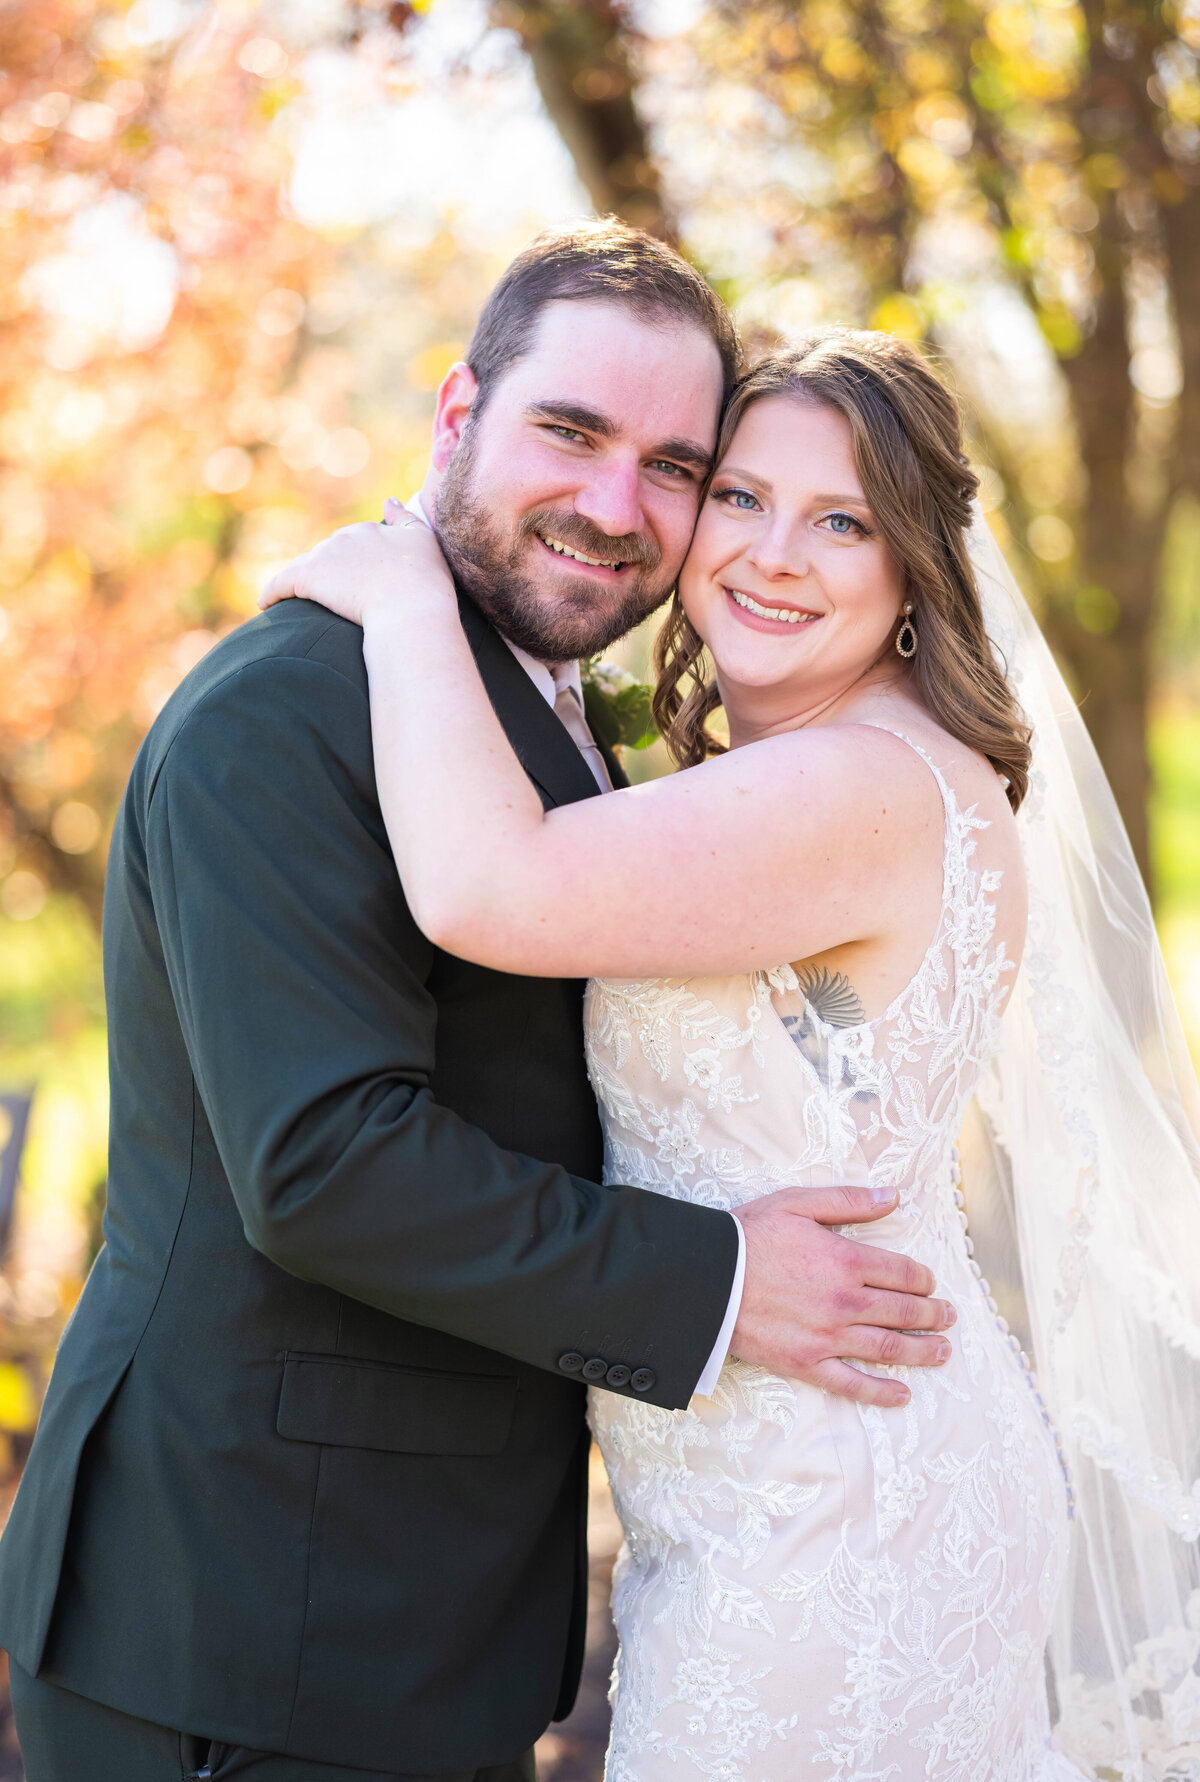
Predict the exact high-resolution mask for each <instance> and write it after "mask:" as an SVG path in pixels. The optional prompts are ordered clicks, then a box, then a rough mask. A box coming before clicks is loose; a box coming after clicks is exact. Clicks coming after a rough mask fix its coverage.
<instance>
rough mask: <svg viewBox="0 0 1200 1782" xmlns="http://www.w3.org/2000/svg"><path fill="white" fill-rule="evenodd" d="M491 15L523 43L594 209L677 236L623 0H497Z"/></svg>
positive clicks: (671, 237)
mask: <svg viewBox="0 0 1200 1782" xmlns="http://www.w3.org/2000/svg"><path fill="white" fill-rule="evenodd" d="M490 17H491V21H492V23H493V24H494V25H498V26H503V27H505V28H506V29H508V30H510V31H515V32H516V33H517V35H518V36H519V37H520V39H521V42H522V43H523V45H524V46H525V50H526V52H527V54H528V56H529V61H530V64H531V66H532V68H533V74H534V79H535V80H536V81H537V85H538V91H539V93H540V94H541V96H542V103H543V104H544V105H545V107H546V110H547V112H548V113H549V115H550V120H551V122H552V123H553V124H554V126H555V128H556V129H557V130H558V133H559V135H560V136H561V137H562V139H563V141H564V143H565V144H566V146H567V148H568V150H569V151H570V154H571V157H572V159H573V160H574V162H575V167H576V170H577V172H578V174H579V177H580V179H581V180H582V181H583V183H584V185H585V186H586V187H587V190H588V196H589V197H590V198H591V200H592V203H593V205H594V206H595V208H596V210H597V211H598V212H599V213H600V214H601V215H602V216H605V215H608V214H609V213H610V212H612V213H615V214H616V215H617V216H620V217H624V219H625V221H626V222H628V223H633V224H635V225H636V226H637V227H638V228H639V229H648V230H649V231H650V233H651V234H652V235H658V236H661V237H662V238H663V240H665V241H673V240H674V238H675V231H674V228H673V225H672V223H671V220H670V218H669V216H668V214H667V211H666V207H665V205H664V203H663V198H662V193H661V191H660V189H659V175H658V168H657V166H656V165H655V162H654V158H653V155H652V154H651V151H650V145H649V142H648V140H647V136H646V130H645V126H644V125H643V123H642V120H641V118H640V117H639V116H638V113H637V107H636V105H635V104H634V97H633V95H634V75H633V70H632V68H631V65H630V56H629V42H630V36H631V32H632V26H631V24H630V21H629V18H628V17H627V14H626V8H625V6H624V5H623V4H622V0H574V3H572V0H493V4H492V6H491V8H490Z"/></svg>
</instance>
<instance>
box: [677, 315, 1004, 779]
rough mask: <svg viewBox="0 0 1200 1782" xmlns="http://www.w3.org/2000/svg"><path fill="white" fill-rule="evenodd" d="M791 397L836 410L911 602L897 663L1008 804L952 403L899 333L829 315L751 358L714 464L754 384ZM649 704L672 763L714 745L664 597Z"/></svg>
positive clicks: (995, 684) (759, 396)
mask: <svg viewBox="0 0 1200 1782" xmlns="http://www.w3.org/2000/svg"><path fill="white" fill-rule="evenodd" d="M788 395H790V396H796V397H799V398H800V399H802V400H805V401H810V402H819V403H821V404H822V405H823V406H824V407H826V408H832V409H835V410H837V412H838V413H839V414H843V415H845V417H846V419H847V421H848V422H849V423H850V432H851V435H852V438H853V441H854V462H855V465H856V467H857V469H858V474H859V477H860V479H861V481H862V486H863V493H864V494H865V496H866V498H867V501H868V503H869V505H870V508H871V512H872V514H873V515H874V517H875V520H876V522H877V524H878V526H879V529H880V531H881V533H882V534H883V537H884V539H885V540H886V541H887V544H888V547H889V549H890V550H891V553H892V556H893V558H894V559H895V561H896V563H897V564H898V566H899V568H900V571H901V574H902V576H903V581H904V588H905V598H906V599H908V600H911V601H912V603H913V614H912V618H913V624H914V625H915V627H916V632H917V638H918V644H917V653H916V655H915V656H914V657H913V659H912V661H911V664H910V665H909V672H910V674H911V675H912V678H913V681H914V682H915V685H916V687H917V689H918V690H919V693H920V696H921V699H922V700H923V702H924V704H925V706H926V707H927V709H928V710H929V712H930V713H931V714H932V716H933V717H934V718H936V720H937V722H938V723H939V724H940V725H941V726H942V727H943V729H945V730H947V731H949V733H950V735H951V736H956V737H957V738H958V739H959V741H960V742H964V743H966V745H967V747H968V748H971V749H975V750H976V751H977V752H978V753H979V754H981V755H986V757H987V759H988V760H989V761H990V762H991V763H992V765H993V767H994V768H995V769H996V771H997V772H998V773H1000V774H1002V775H1003V776H1004V778H1005V779H1006V780H1007V781H1008V798H1009V802H1010V804H1011V805H1012V807H1013V809H1014V810H1016V809H1017V808H1018V807H1019V805H1020V803H1021V800H1022V799H1023V798H1024V796H1025V792H1026V788H1027V785H1028V781H1029V734H1030V733H1029V726H1028V725H1027V724H1026V723H1025V721H1024V718H1023V717H1022V715H1021V710H1020V707H1019V706H1018V704H1017V701H1016V698H1015V696H1014V694H1013V690H1012V688H1011V687H1010V686H1009V684H1008V682H1007V680H1006V679H1005V677H1004V672H1003V670H1002V669H1001V667H1000V665H999V663H998V662H997V660H996V658H995V656H994V654H993V652H992V646H991V644H990V642H989V641H988V636H987V632H986V631H985V629H984V623H983V613H982V610H981V608H980V602H979V592H978V589H977V588H976V585H975V577H974V573H973V571H972V568H971V560H970V555H969V552H968V546H967V535H968V533H969V531H970V528H971V522H972V507H971V503H972V498H973V496H974V494H975V491H976V488H977V487H978V478H977V477H976V476H975V473H974V471H973V470H972V469H971V467H970V465H969V464H968V462H967V459H966V455H965V453H964V451H963V439H962V420H961V416H960V414H959V410H958V405H957V403H956V402H955V399H954V397H953V396H952V395H951V394H950V392H949V390H947V388H946V386H945V385H944V384H943V383H942V382H941V381H940V379H938V378H937V377H936V376H935V375H934V373H933V371H932V370H931V369H930V367H929V366H928V364H927V363H926V362H925V360H924V359H923V358H922V357H921V355H920V354H919V353H918V352H917V351H916V350H915V348H913V347H911V346H909V345H908V344H907V343H906V342H905V341H902V340H897V339H895V338H894V336H892V335H890V334H879V333H874V332H869V331H867V330H865V329H852V328H830V329H823V330H821V331H820V332H819V333H813V334H810V335H808V336H807V337H806V338H805V339H804V340H803V341H802V342H801V343H800V344H799V345H798V346H797V347H795V348H794V349H793V350H792V351H790V352H786V353H777V354H773V355H772V356H771V357H770V358H767V359H763V360H762V361H761V362H760V363H759V364H758V365H756V366H754V368H753V369H752V370H751V371H748V372H747V373H746V374H745V376H744V377H742V378H741V379H739V381H738V382H737V383H736V384H735V385H734V387H733V390H732V391H731V393H730V396H729V401H728V403H727V404H726V407H725V412H724V414H723V415H722V417H721V426H720V431H719V433H718V436H717V446H716V454H715V457H714V463H715V464H717V465H719V464H720V462H721V459H722V458H723V457H724V456H725V453H726V452H727V451H728V449H729V445H730V441H731V440H732V438H733V435H734V433H735V432H736V431H737V428H738V425H739V423H740V422H741V420H742V417H743V416H744V415H745V413H746V411H747V409H749V408H750V407H751V406H752V405H753V404H754V403H755V402H761V401H762V400H763V398H764V397H767V396H788ZM654 665H655V668H656V670H657V671H658V685H657V687H656V689H655V693H654V715H655V718H656V720H657V722H658V727H659V729H660V730H661V731H662V734H663V736H664V738H665V739H666V744H667V748H668V749H669V750H670V753H671V755H672V756H673V757H674V759H675V761H676V762H677V763H678V764H679V765H680V766H681V767H693V766H695V765H696V763H697V762H700V761H703V760H705V759H706V758H707V757H708V756H709V755H716V754H720V753H721V752H722V750H723V749H724V744H723V743H722V742H720V741H719V739H718V738H716V737H715V736H713V735H712V734H711V733H710V732H709V730H708V728H707V720H708V718H709V715H710V714H711V713H712V712H713V711H715V710H716V708H717V707H718V706H719V705H720V703H721V699H720V694H719V693H718V691H717V685H716V681H715V679H714V678H713V675H712V671H711V664H710V663H709V662H708V660H707V659H706V656H705V650H704V643H703V640H702V639H701V638H700V636H699V634H698V633H697V632H696V630H695V629H694V628H693V626H692V624H691V622H690V620H689V619H688V616H687V614H686V613H685V612H684V610H683V607H682V605H681V604H680V600H679V595H678V594H675V595H674V597H673V598H672V601H671V606H670V610H669V612H668V615H667V619H666V622H665V624H664V625H663V628H662V631H661V632H660V633H659V638H658V644H657V646H656V649H655V657H654Z"/></svg>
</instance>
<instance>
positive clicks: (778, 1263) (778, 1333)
mask: <svg viewBox="0 0 1200 1782" xmlns="http://www.w3.org/2000/svg"><path fill="white" fill-rule="evenodd" d="M877 1193H878V1190H872V1189H868V1188H784V1189H781V1190H780V1191H779V1193H777V1194H767V1195H764V1196H763V1197H762V1199H761V1200H754V1201H751V1202H750V1203H749V1204H748V1205H747V1206H743V1207H739V1208H738V1210H737V1217H738V1220H739V1221H740V1223H741V1226H742V1230H743V1231H744V1232H745V1234H746V1284H745V1289H744V1291H743V1294H742V1305H741V1311H740V1313H739V1315H738V1321H737V1324H736V1325H735V1327H734V1332H733V1342H732V1344H731V1345H730V1354H731V1355H736V1356H737V1358H738V1360H739V1361H749V1362H756V1363H757V1364H758V1365H759V1366H761V1367H767V1368H770V1370H771V1372H772V1373H776V1374H784V1375H787V1376H789V1377H790V1378H792V1379H798V1380H806V1381H808V1383H809V1384H810V1385H812V1386H819V1387H821V1389H822V1390H823V1391H825V1392H832V1393H835V1394H836V1395H837V1396H838V1397H839V1398H852V1399H854V1400H855V1401H856V1402H857V1403H858V1404H863V1405H884V1406H897V1405H904V1404H907V1403H908V1400H909V1397H910V1394H909V1390H908V1387H907V1386H905V1385H904V1384H903V1383H902V1382H901V1381H899V1380H893V1379H890V1378H889V1377H888V1376H887V1375H879V1374H866V1373H863V1372H862V1371H861V1370H860V1369H858V1368H856V1367H850V1366H848V1365H847V1362H848V1361H873V1362H882V1363H885V1364H890V1365H900V1366H904V1367H937V1366H939V1365H940V1364H941V1363H942V1362H944V1361H946V1360H948V1359H949V1355H950V1344H949V1343H948V1342H947V1341H946V1338H945V1337H944V1336H943V1335H940V1334H938V1333H940V1332H943V1331H946V1330H948V1329H949V1328H950V1326H951V1325H952V1324H953V1323H954V1319H955V1313H954V1309H953V1307H952V1306H950V1305H948V1304H947V1303H946V1301H945V1300H942V1299H933V1298H931V1297H930V1296H931V1295H932V1293H933V1289H934V1286H935V1285H936V1283H935V1281H934V1278H933V1276H932V1274H931V1273H930V1272H929V1270H928V1269H927V1268H925V1267H923V1266H922V1264H921V1263H919V1262H914V1260H913V1259H912V1257H911V1256H900V1255H897V1254H896V1252H895V1251H894V1250H882V1249H877V1248H876V1247H875V1246H874V1245H873V1244H859V1243H855V1241H854V1239H853V1238H847V1237H842V1236H841V1235H840V1234H839V1233H838V1232H836V1231H827V1230H826V1229H825V1228H826V1226H828V1225H849V1224H851V1223H858V1222H861V1221H865V1220H869V1219H880V1218H883V1217H884V1216H885V1215H886V1214H887V1213H890V1212H891V1211H892V1210H893V1209H894V1207H895V1205H896V1196H895V1194H892V1195H890V1196H889V1198H888V1199H887V1200H885V1201H882V1202H881V1201H879V1200H877V1199H874V1198H873V1195H874V1194H877ZM913 1332H922V1333H929V1334H921V1335H913V1334H911V1333H913Z"/></svg>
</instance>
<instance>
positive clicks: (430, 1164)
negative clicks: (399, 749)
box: [144, 657, 738, 1407]
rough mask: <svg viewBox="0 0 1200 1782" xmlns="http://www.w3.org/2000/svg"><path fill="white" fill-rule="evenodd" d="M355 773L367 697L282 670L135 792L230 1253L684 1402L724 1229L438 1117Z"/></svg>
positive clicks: (730, 1237)
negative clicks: (645, 1371) (234, 1213)
mask: <svg viewBox="0 0 1200 1782" xmlns="http://www.w3.org/2000/svg"><path fill="white" fill-rule="evenodd" d="M368 763H369V731H368V728H367V713H366V703H365V700H364V699H363V696H362V694H361V692H360V691H359V689H358V688H357V687H355V686H353V685H351V683H349V682H348V681H347V680H346V679H345V678H344V677H343V676H341V675H340V674H338V673H337V672H336V671H335V670H333V669H332V668H330V667H329V666H327V665H326V664H324V663H322V662H318V661H312V660H308V659H305V658H283V659H280V658H277V657H276V658H270V659H267V660H263V661H258V662H254V663H251V664H250V665H249V666H246V667H243V668H241V669H239V670H237V671H235V672H234V673H233V674H231V675H230V676H229V677H228V678H227V679H226V680H225V681H223V682H221V683H220V684H219V685H218V686H217V687H216V688H215V689H213V690H212V691H210V692H209V694H208V695H207V696H206V697H205V699H204V700H203V701H202V702H201V703H200V704H199V705H198V706H197V707H196V708H195V709H194V710H193V712H192V713H191V715H190V716H189V718H188V719H187V720H186V722H185V723H184V725H183V726H182V727H181V729H180V731H179V732H178V733H177V735H176V736H175V738H174V740H173V741H172V743H171V745H170V748H169V750H168V752H167V754H166V758H165V761H164V763H163V765H162V767H161V770H160V772H159V774H158V776H157V778H156V780H155V782H154V784H153V786H152V788H151V790H150V792H149V796H148V800H147V809H146V812H145V818H144V821H145V828H146V844H147V858H148V868H149V873H150V882H151V891H152V896H153V900H154V906H155V912H156V915H157V918H158V923H159V930H160V934H161V937H162V943H163V949H164V955H165V959H166V966H167V971H168V974H169V977H170V981H171V986H172V991H173V994H174V998H175V1002H176V1006H177V1009H178V1012H179V1017H180V1021H181V1023H182V1027H183V1033H184V1039H185V1043H186V1045H187V1047H188V1051H189V1054H190V1057H191V1062H192V1068H193V1071H194V1074H195V1077H196V1081H197V1086H198V1089H199V1092H200V1095H201V1098H202V1100H203V1102H204V1106H205V1110H206V1113H207V1115H208V1118H209V1122H210V1124H211V1127H212V1130H213V1134H214V1137H215V1140H216V1143H217V1146H218V1149H219V1151H220V1155H221V1160H222V1164H223V1166H224V1168H225V1171H226V1174H227V1175H228V1177H229V1181H230V1184H231V1186H232V1190H233V1194H234V1196H235V1198H236V1201H237V1204H238V1209H239V1212H240V1216H241V1219H242V1222H243V1226H244V1229H245V1233H246V1237H247V1239H248V1241H249V1242H250V1243H251V1244H252V1245H253V1246H254V1247H255V1248H256V1249H257V1250H259V1251H261V1252H262V1254H263V1255H265V1256H267V1257H269V1258H270V1260H271V1261H273V1262H274V1263H276V1264H277V1265H278V1266H279V1267H281V1268H284V1269H287V1270H288V1271H290V1272H291V1273H292V1274H294V1275H298V1276H300V1277H302V1278H304V1279H306V1280H311V1281H318V1282H321V1283H324V1284H325V1285H327V1286H329V1287H332V1288H335V1289H337V1290H338V1291H340V1292H342V1293H346V1294H348V1295H350V1296H352V1297H353V1298H356V1299H359V1300H362V1301H365V1302H366V1303H368V1304H370V1305H373V1306H377V1307H379V1308H380V1309H382V1310H383V1311H385V1312H389V1313H392V1314H393V1315H395V1316H397V1317H401V1318H405V1319H408V1320H411V1321H413V1322H416V1323H419V1324H425V1325H430V1326H433V1327H435V1328H437V1329H439V1330H444V1331H447V1332H449V1333H451V1334H453V1335H455V1336H459V1337H463V1338H466V1339H468V1340H469V1341H472V1342H475V1343H480V1344H483V1345H484V1346H486V1347H488V1348H491V1349H497V1350H500V1351H502V1352H503V1353H505V1354H509V1355H512V1356H515V1357H517V1358H518V1359H520V1360H523V1361H527V1362H531V1363H533V1364H534V1365H535V1366H539V1367H544V1368H548V1369H551V1370H554V1369H556V1368H557V1366H558V1358H559V1356H560V1355H562V1354H563V1353H564V1352H566V1351H572V1350H574V1351H577V1352H579V1353H581V1354H583V1355H592V1354H600V1355H604V1354H605V1352H606V1346H607V1348H608V1353H609V1354H610V1355H611V1353H612V1348H613V1346H614V1345H615V1346H619V1348H620V1351H621V1354H622V1355H623V1356H627V1357H631V1358H632V1360H633V1363H634V1365H635V1366H637V1367H646V1368H649V1369H650V1370H652V1371H653V1373H654V1374H655V1375H656V1383H655V1385H654V1386H653V1387H652V1388H651V1389H650V1390H649V1391H648V1392H644V1393H643V1394H641V1396H642V1397H644V1398H648V1399H649V1400H650V1401H651V1402H654V1403H657V1404H660V1405H662V1406H665V1407H677V1406H681V1405H684V1404H686V1403H687V1400H688V1398H689V1396H690V1394H691V1392H692V1389H693V1387H694V1385H695V1383H696V1380H697V1379H698V1377H699V1375H700V1373H701V1370H702V1368H703V1367H704V1364H705V1361H706V1359H707V1357H708V1355H709V1352H710V1351H711V1349H712V1346H713V1343H714V1341H715V1339H716V1337H717V1334H718V1331H719V1329H720V1327H721V1323H722V1319H723V1317H724V1315H725V1311H726V1307H727V1305H728V1302H729V1295H730V1288H731V1284H732V1281H733V1276H734V1271H735V1267H736V1263H737V1255H738V1243H737V1231H736V1226H735V1222H734V1221H733V1220H732V1219H731V1218H730V1216H729V1215H728V1214H726V1213H723V1212H719V1211H715V1210H713V1209H710V1208H705V1207H698V1206H693V1205H690V1204H688V1203H686V1202H682V1201H675V1200H671V1199H668V1198H666V1197H663V1196H660V1195H655V1194H651V1193H647V1192H644V1191H642V1190H639V1189H636V1188H626V1187H618V1188H602V1187H600V1186H599V1185H598V1184H596V1183H594V1182H587V1181H583V1180H580V1179H579V1178H577V1177H573V1176H571V1175H569V1174H568V1173H567V1172H566V1171H565V1170H564V1169H562V1168H561V1167H559V1166H557V1165H553V1164H548V1163H544V1162H537V1161H535V1160H533V1159H531V1158H529V1157H524V1156H520V1155H517V1154H514V1153H512V1152H508V1151H505V1150H503V1149H502V1148H500V1147H499V1146H497V1145H496V1144H494V1143H493V1142H492V1141H491V1140H490V1139H489V1138H488V1137H487V1135H486V1134H485V1133H484V1132H482V1131H481V1130H480V1129H479V1128H477V1127H474V1126H471V1125H470V1124H468V1123H467V1122H465V1121H463V1120H461V1119H459V1118H458V1117H457V1116H456V1115H455V1114H453V1113H452V1112H450V1111H449V1110H448V1109H446V1108H444V1107H442V1106H440V1105H439V1104H438V1103H437V1102H436V1101H435V1100H434V1099H433V1097H432V1096H431V1094H430V1090H429V1080H430V1076H431V1071H432V1064H433V1055H434V1052H433V1048H434V1041H435V1020H436V1010H435V1006H434V1004H433V1002H432V999H431V998H430V996H429V995H428V993H427V991H426V989H425V988H424V985H423V983H422V981H421V975H420V974H421V973H422V972H423V971H424V970H426V969H427V965H428V959H429V957H430V949H429V946H428V943H427V942H426V941H425V940H424V937H423V936H421V935H420V934H419V932H418V931H417V929H416V928H415V926H414V925H413V923H412V920H411V917H410V916H409V913H408V909H407V906H406V904H405V902H404V899H403V896H402V893H401V890H400V886H399V882H398V880H397V877H396V872H395V866H394V863H393V861H392V858H391V855H390V852H389V851H388V848H387V841H386V834H385V832H384V829H383V825H382V821H381V819H380V816H379V811H378V805H377V803H376V801H375V794H374V784H373V776H372V775H371V774H370V770H369V765H368ZM496 1043H497V1045H503V1043H504V1038H503V1035H501V1034H498V1035H497V1036H496Z"/></svg>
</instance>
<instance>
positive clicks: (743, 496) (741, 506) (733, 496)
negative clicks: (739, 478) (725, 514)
mask: <svg viewBox="0 0 1200 1782" xmlns="http://www.w3.org/2000/svg"><path fill="white" fill-rule="evenodd" d="M712 498H713V500H714V501H723V502H724V503H725V505H726V507H735V508H736V509H737V510H738V512H739V513H743V514H751V513H753V512H754V510H755V508H756V507H757V506H758V497H757V496H756V495H752V494H751V493H750V491H749V489H714V490H713V492H712Z"/></svg>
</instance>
